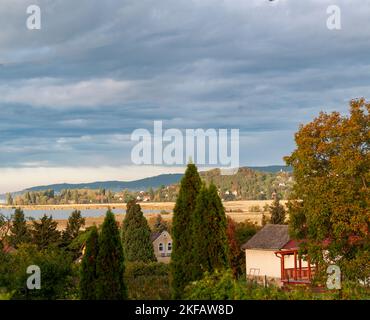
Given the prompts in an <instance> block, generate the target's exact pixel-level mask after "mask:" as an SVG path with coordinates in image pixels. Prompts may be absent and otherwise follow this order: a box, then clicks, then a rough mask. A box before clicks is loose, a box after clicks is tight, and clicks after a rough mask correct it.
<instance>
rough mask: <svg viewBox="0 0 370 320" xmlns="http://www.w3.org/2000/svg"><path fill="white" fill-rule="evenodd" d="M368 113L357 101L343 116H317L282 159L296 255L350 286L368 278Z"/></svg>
mask: <svg viewBox="0 0 370 320" xmlns="http://www.w3.org/2000/svg"><path fill="white" fill-rule="evenodd" d="M369 112H370V103H367V102H366V101H365V100H364V99H359V100H353V101H351V104H350V113H349V115H348V116H341V115H340V114H339V113H338V112H333V113H331V114H326V113H320V115H319V116H318V117H317V118H316V119H314V120H313V121H312V122H311V123H308V124H306V125H304V126H303V125H302V126H301V127H300V129H299V131H298V132H297V133H296V135H295V141H296V145H297V148H296V149H295V150H294V152H293V153H292V154H291V155H290V156H289V157H286V158H285V160H286V162H287V164H288V165H290V166H292V167H293V174H294V179H295V181H296V183H295V185H294V189H293V194H292V198H293V199H295V201H291V202H290V203H289V226H290V233H291V236H292V237H294V238H296V239H306V240H307V241H304V244H303V245H302V250H304V251H307V253H308V254H309V256H310V257H311V261H313V262H317V263H319V265H321V266H325V265H326V264H327V263H328V261H331V263H332V262H335V263H336V264H337V265H339V267H340V268H341V271H342V275H343V276H344V278H347V279H353V280H356V279H365V278H368V277H370V267H369V263H368V262H369V260H370V250H369V249H368V248H369V247H370V245H369V244H370V237H369V227H370V219H369V208H370V191H369V190H370V189H369V180H370V152H369V150H370V143H369V142H370V115H369ZM324 250H325V252H326V253H327V256H326V257H325V259H324V257H323V251H324ZM323 269H325V268H323Z"/></svg>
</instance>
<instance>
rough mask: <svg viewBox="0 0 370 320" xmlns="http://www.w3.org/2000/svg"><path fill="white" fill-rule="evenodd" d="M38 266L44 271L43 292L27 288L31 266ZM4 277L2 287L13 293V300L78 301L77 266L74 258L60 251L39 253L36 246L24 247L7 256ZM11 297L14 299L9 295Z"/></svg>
mask: <svg viewBox="0 0 370 320" xmlns="http://www.w3.org/2000/svg"><path fill="white" fill-rule="evenodd" d="M31 265H36V266H38V267H40V270H41V289H40V290H29V289H27V285H26V284H27V279H28V277H29V276H30V274H27V273H26V270H27V268H28V267H29V266H31ZM1 271H2V272H4V274H3V275H2V277H1V279H0V280H1V283H0V287H3V288H5V290H6V291H7V292H8V293H9V292H12V294H11V299H41V300H46V299H51V300H54V299H74V298H76V297H77V283H78V275H77V267H76V265H74V264H73V261H72V259H71V257H70V256H69V255H68V254H66V253H65V252H64V251H63V250H61V249H58V248H48V249H44V250H38V249H37V247H36V246H34V245H25V244H24V245H21V246H20V247H19V249H18V250H17V251H16V252H15V253H12V254H9V255H8V257H7V261H6V265H3V266H2V270H1ZM8 297H10V296H9V295H8Z"/></svg>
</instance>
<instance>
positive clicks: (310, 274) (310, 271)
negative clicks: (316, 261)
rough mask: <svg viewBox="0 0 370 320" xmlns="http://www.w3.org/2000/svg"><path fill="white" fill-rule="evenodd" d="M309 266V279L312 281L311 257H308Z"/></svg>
mask: <svg viewBox="0 0 370 320" xmlns="http://www.w3.org/2000/svg"><path fill="white" fill-rule="evenodd" d="M307 264H308V279H309V280H311V260H310V257H307Z"/></svg>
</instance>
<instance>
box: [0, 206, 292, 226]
mask: <svg viewBox="0 0 370 320" xmlns="http://www.w3.org/2000/svg"><path fill="white" fill-rule="evenodd" d="M286 202H287V201H281V203H282V204H285V203H286ZM271 203H272V200H245V201H227V202H224V203H223V204H224V207H225V210H226V214H227V215H229V216H230V217H231V218H232V219H233V220H235V221H236V222H242V221H245V220H247V219H248V220H250V221H252V222H256V223H258V224H260V223H261V219H262V212H263V211H264V207H265V206H266V205H270V204H271ZM140 206H141V208H142V209H143V210H165V211H167V212H169V213H168V214H163V215H162V218H163V219H164V220H167V221H170V220H172V211H173V208H174V206H175V203H174V202H141V203H140ZM11 208H12V206H6V205H0V211H1V209H11ZM21 208H22V209H24V210H30V211H31V210H45V213H46V214H48V213H51V214H52V211H53V210H70V211H71V212H72V211H73V210H89V209H104V208H106V209H108V208H112V209H126V204H124V203H109V204H108V203H104V204H69V205H36V206H35V205H33V206H21ZM157 214H158V213H146V214H145V217H146V218H147V219H148V220H149V219H152V218H154V217H155V216H156V215H157ZM123 218H124V214H116V219H117V221H119V222H122V220H123ZM103 220H104V215H101V216H98V217H89V216H87V217H86V227H89V226H91V225H93V224H96V225H99V224H101V223H102V222H103ZM56 221H57V222H58V225H59V229H64V228H65V226H66V223H67V220H66V219H62V220H58V219H56Z"/></svg>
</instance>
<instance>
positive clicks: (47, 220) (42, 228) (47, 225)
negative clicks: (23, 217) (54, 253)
mask: <svg viewBox="0 0 370 320" xmlns="http://www.w3.org/2000/svg"><path fill="white" fill-rule="evenodd" d="M32 223H33V226H32V229H31V235H32V242H33V243H34V244H35V245H37V247H38V248H39V249H45V248H47V247H48V246H50V245H55V246H57V245H59V244H60V240H61V239H60V232H59V231H58V230H57V226H58V223H57V222H56V221H54V220H53V217H52V216H49V217H48V216H46V214H45V215H44V216H43V217H42V218H41V220H40V222H38V221H33V222H32Z"/></svg>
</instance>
